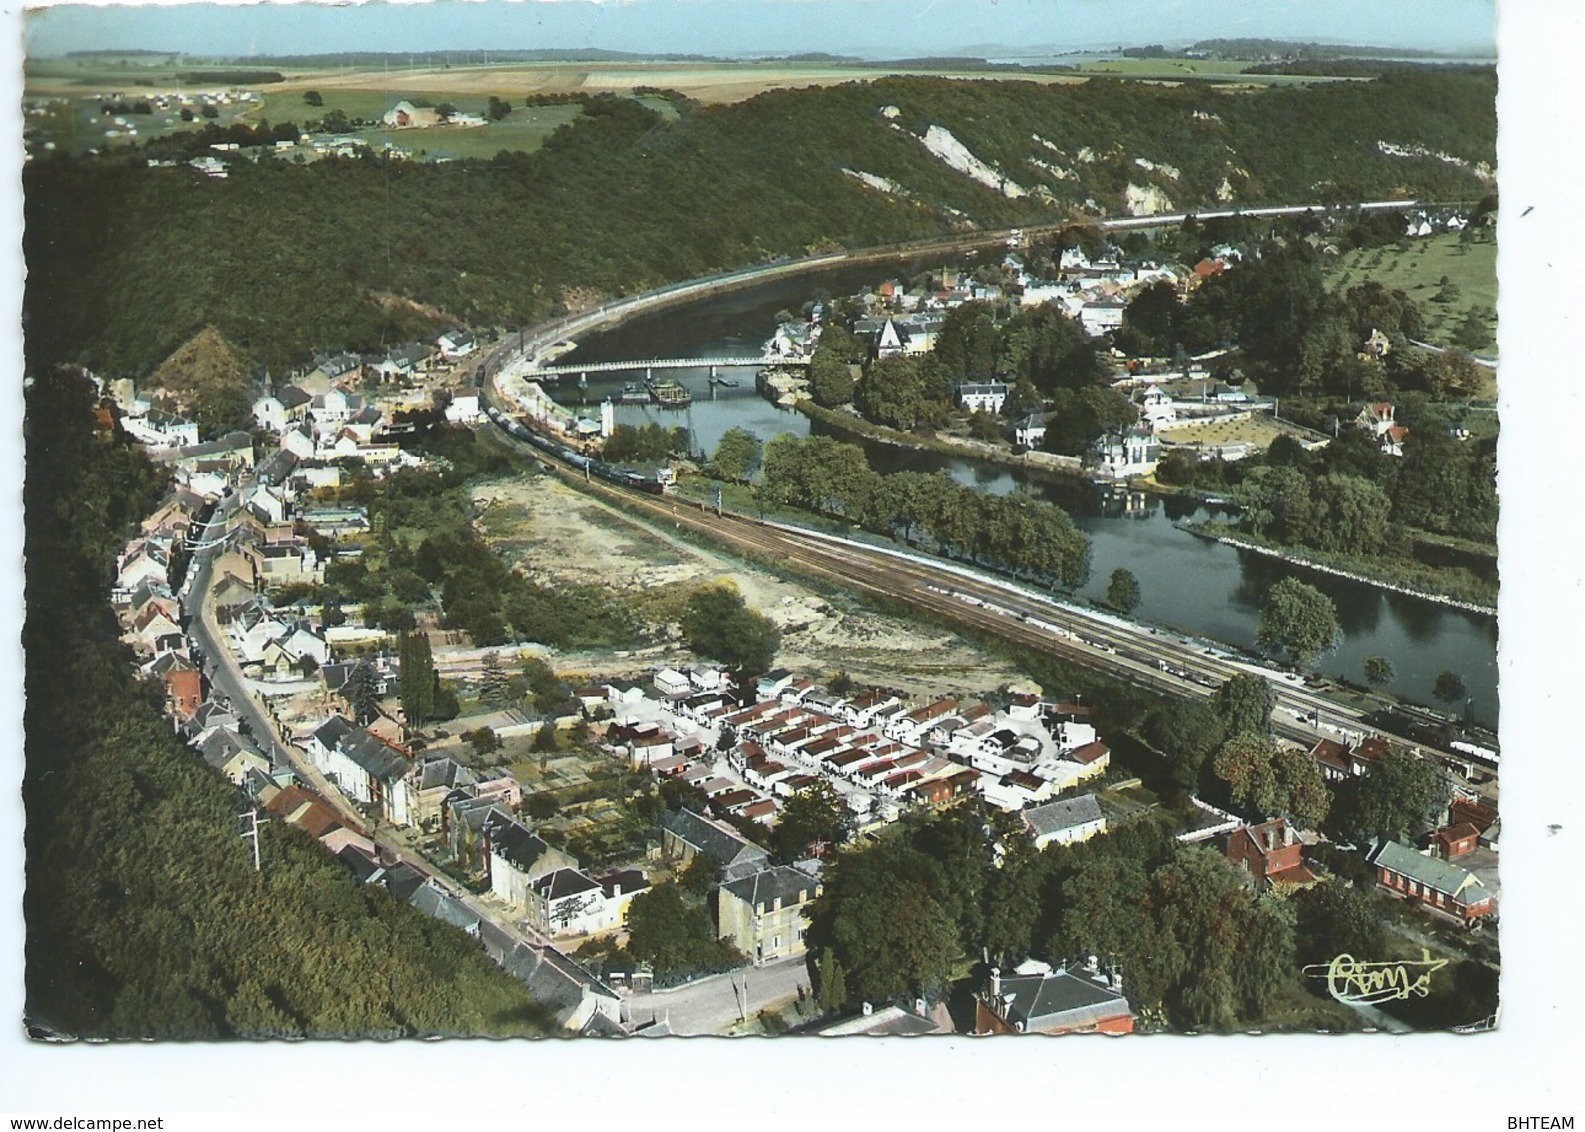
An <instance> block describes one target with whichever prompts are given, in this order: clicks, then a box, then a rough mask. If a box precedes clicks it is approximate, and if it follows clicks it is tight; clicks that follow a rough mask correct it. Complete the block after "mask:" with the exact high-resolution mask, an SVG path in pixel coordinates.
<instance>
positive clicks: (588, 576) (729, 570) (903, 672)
mask: <svg viewBox="0 0 1585 1132" xmlns="http://www.w3.org/2000/svg"><path fill="white" fill-rule="evenodd" d="M473 494H474V499H475V500H476V501H480V500H484V499H489V500H492V501H493V502H492V503H491V505H490V506H489V507H488V508H487V509H486V510H485V512H484V516H483V519H482V525H483V527H484V529H485V532H486V535H487V537H489V538H490V540H491V541H492V542H493V543H495V544H496V545H497V546H499V547H500V548H501V550H502V551H503V552H504V553H506V555H507V556H508V558H509V559H511V560H512V561H513V562H514V564H515V565H516V566H517V568H518V569H520V570H522V571H523V572H524V573H526V574H528V575H529V576H531V577H535V578H539V579H543V580H546V581H557V582H578V583H584V584H588V583H590V582H604V583H605V584H606V585H609V586H612V587H613V588H615V589H616V590H618V591H620V592H622V593H623V594H624V595H625V596H627V597H629V598H630V599H634V600H637V601H639V602H640V603H645V604H648V603H654V605H655V607H656V608H662V609H663V608H667V603H668V602H675V603H676V605H677V607H678V608H680V605H681V602H682V601H683V600H685V599H686V594H687V593H688V592H689V591H690V590H691V589H692V588H693V587H695V586H697V585H700V584H702V583H706V582H712V581H716V580H719V579H730V580H731V581H732V582H733V583H735V584H736V585H737V587H738V589H739V590H740V591H741V592H742V594H743V597H744V600H745V601H746V602H747V603H748V604H749V605H750V606H751V607H752V608H754V609H757V610H759V611H760V612H761V613H763V614H765V615H766V616H767V617H769V618H770V619H771V620H773V621H774V622H776V624H777V626H778V627H780V628H781V630H782V646H781V651H780V652H779V653H778V655H777V658H776V659H777V664H778V665H780V666H782V667H784V668H788V669H791V670H793V671H795V672H799V673H801V674H803V675H807V676H809V677H810V678H811V679H823V678H825V677H828V676H829V675H830V674H832V673H834V672H837V671H839V670H841V671H846V672H847V673H848V674H849V675H850V676H852V677H853V679H854V680H856V681H858V682H859V683H861V684H876V685H880V686H883V687H888V688H896V689H900V690H902V691H905V692H908V693H910V694H913V695H915V696H921V697H922V696H931V695H937V694H946V693H967V694H976V693H984V692H990V691H993V690H995V689H996V688H999V687H1001V686H1003V685H1005V684H1014V683H1027V677H1024V676H1023V675H1022V674H1021V673H1019V672H1018V670H1017V669H1015V668H1013V667H1012V666H1011V665H1008V664H1006V663H1005V662H1003V661H1001V660H999V659H997V658H995V657H991V656H988V655H987V654H985V653H983V652H981V651H980V650H978V649H976V648H974V647H972V646H970V645H968V644H966V643H964V642H963V641H961V640H959V639H958V638H957V637H955V636H953V635H952V634H950V633H945V632H933V631H931V630H929V629H928V628H926V627H924V626H920V625H917V624H913V623H910V622H908V621H904V620H900V619H898V618H895V617H887V616H884V615H881V614H877V613H873V612H870V611H868V610H866V609H864V608H863V607H862V606H861V605H860V603H859V602H858V601H857V600H856V599H848V598H845V597H835V598H828V597H826V596H822V595H821V594H817V593H815V592H814V591H813V590H812V589H810V588H809V587H806V586H803V585H799V584H795V583H791V582H785V581H782V580H781V579H779V578H776V577H775V576H773V575H772V574H770V573H769V572H767V571H763V570H758V569H755V568H753V567H749V566H744V565H743V564H741V563H739V562H736V561H734V560H732V559H730V558H728V557H726V556H724V555H720V554H716V553H714V552H711V551H708V550H702V549H700V548H698V547H695V546H692V545H689V544H685V543H680V542H678V541H676V540H674V539H672V538H670V537H669V536H668V534H667V532H666V531H665V530H664V529H661V528H658V527H655V526H652V525H650V524H649V523H647V522H640V521H637V520H633V519H629V518H628V517H627V516H625V515H622V514H621V513H620V512H617V511H615V510H614V509H612V508H609V507H607V506H606V505H604V504H602V503H599V502H597V501H595V500H593V499H590V498H588V497H587V496H584V495H581V494H579V493H578V492H576V491H574V490H573V489H571V488H569V487H566V486H564V485H562V484H560V483H557V482H555V481H552V480H550V479H548V478H545V477H534V478H522V479H513V480H501V481H495V482H491V483H486V484H481V485H479V486H478V487H476V488H475V489H474V492H473ZM696 659H697V658H695V657H694V656H693V654H692V653H690V652H688V650H687V649H686V648H684V647H682V645H681V644H680V642H675V641H674V642H672V643H671V644H669V645H668V646H667V647H665V648H662V649H660V650H656V651H650V650H646V651H645V655H643V656H642V657H641V658H634V661H633V662H631V663H628V664H627V665H626V667H628V668H638V669H643V668H653V667H658V666H659V665H661V664H664V663H671V662H673V661H677V662H683V663H693V662H694V661H695V660H696ZM556 667H557V668H558V669H559V670H566V671H579V672H589V673H595V672H603V673H609V674H611V675H617V674H618V672H619V670H620V669H622V668H623V667H624V663H623V661H622V660H620V659H618V658H613V657H612V656H611V655H610V654H609V653H607V654H605V655H603V656H601V655H599V654H592V655H569V656H564V657H560V658H558V662H557V664H556Z"/></svg>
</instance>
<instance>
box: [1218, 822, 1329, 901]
mask: <svg viewBox="0 0 1585 1132" xmlns="http://www.w3.org/2000/svg"><path fill="white" fill-rule="evenodd" d="M1303 848H1304V847H1303V846H1302V845H1300V844H1299V839H1298V838H1297V837H1295V836H1294V834H1293V828H1292V827H1291V826H1289V825H1288V823H1287V821H1286V819H1284V818H1273V819H1272V820H1271V821H1268V822H1262V823H1261V824H1260V825H1245V826H1240V827H1239V828H1237V829H1235V830H1234V831H1233V832H1232V833H1231V834H1229V835H1228V838H1227V859H1228V860H1229V861H1231V862H1232V864H1233V866H1234V867H1235V868H1239V869H1242V870H1243V871H1244V873H1245V875H1246V876H1248V877H1249V878H1250V879H1251V880H1252V881H1253V882H1254V883H1255V884H1256V885H1257V886H1258V887H1261V888H1276V887H1278V886H1279V885H1289V886H1292V887H1296V888H1303V887H1305V886H1307V885H1311V884H1314V883H1315V879H1316V878H1315V874H1314V873H1312V872H1311V871H1310V870H1309V869H1307V868H1305V866H1304V862H1303V861H1302V860H1301V859H1300V854H1301V852H1302V850H1303Z"/></svg>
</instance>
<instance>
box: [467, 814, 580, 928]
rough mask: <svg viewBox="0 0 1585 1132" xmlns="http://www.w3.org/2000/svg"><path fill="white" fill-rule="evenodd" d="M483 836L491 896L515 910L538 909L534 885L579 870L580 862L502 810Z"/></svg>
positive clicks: (488, 819) (492, 816) (491, 817)
mask: <svg viewBox="0 0 1585 1132" xmlns="http://www.w3.org/2000/svg"><path fill="white" fill-rule="evenodd" d="M483 834H484V845H485V857H486V859H487V860H488V862H489V863H488V867H487V870H486V871H487V872H488V873H489V880H490V892H491V894H492V895H494V896H495V897H496V898H497V899H500V900H504V901H505V902H506V903H508V904H511V905H513V906H514V907H519V908H532V907H533V906H534V900H535V897H534V893H533V884H534V882H535V881H537V880H538V879H539V878H540V877H543V876H547V875H548V874H550V873H553V872H555V871H556V870H557V869H576V868H577V867H578V861H577V858H575V857H573V856H571V855H570V854H567V853H564V852H562V851H561V850H560V849H556V848H554V847H552V846H551V845H550V844H548V843H547V842H546V841H544V840H543V839H542V838H539V837H536V836H535V835H534V834H533V833H532V832H530V831H529V829H528V827H527V826H525V825H523V824H522V823H520V822H518V821H517V820H516V819H514V818H512V817H511V816H509V815H508V814H506V813H504V812H502V811H500V810H496V811H494V812H492V813H491V814H490V815H489V816H488V817H486V818H485V821H484V827H483Z"/></svg>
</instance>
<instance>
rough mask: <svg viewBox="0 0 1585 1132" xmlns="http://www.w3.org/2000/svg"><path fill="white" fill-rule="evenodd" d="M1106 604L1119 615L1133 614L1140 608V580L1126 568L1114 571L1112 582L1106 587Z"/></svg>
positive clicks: (1122, 567) (1121, 567) (1120, 567)
mask: <svg viewBox="0 0 1585 1132" xmlns="http://www.w3.org/2000/svg"><path fill="white" fill-rule="evenodd" d="M1104 600H1105V602H1106V604H1107V605H1109V606H1111V607H1112V608H1113V609H1115V610H1117V611H1118V612H1119V613H1132V612H1133V611H1134V610H1136V609H1138V608H1139V579H1138V578H1136V577H1134V572H1133V571H1132V570H1129V569H1128V568H1127V567H1126V566H1119V567H1118V568H1117V569H1115V570H1113V571H1112V580H1111V582H1110V583H1109V584H1108V585H1107V587H1106V597H1105V599H1104Z"/></svg>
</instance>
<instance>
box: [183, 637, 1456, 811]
mask: <svg viewBox="0 0 1585 1132" xmlns="http://www.w3.org/2000/svg"><path fill="white" fill-rule="evenodd" d="M165 655H166V656H167V657H170V658H171V660H172V663H171V664H170V665H169V666H167V668H166V670H165V672H164V674H163V678H164V680H165V695H166V696H167V698H168V699H169V701H170V706H171V710H172V711H174V712H175V713H176V714H177V715H178V716H179V717H181V718H182V719H190V718H192V717H193V715H194V714H196V713H197V711H198V708H199V706H200V705H201V704H203V702H204V679H203V676H202V675H201V674H200V673H199V671H198V666H197V665H196V664H194V663H193V662H192V661H190V660H187V659H186V658H185V657H181V656H179V655H178V654H176V653H166V654H165ZM1471 828H1473V827H1471Z"/></svg>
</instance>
